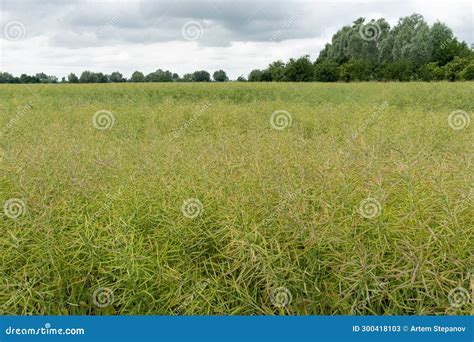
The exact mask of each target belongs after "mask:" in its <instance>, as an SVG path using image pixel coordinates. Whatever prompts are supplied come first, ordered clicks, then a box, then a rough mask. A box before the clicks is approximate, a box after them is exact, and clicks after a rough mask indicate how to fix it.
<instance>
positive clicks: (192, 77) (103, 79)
mask: <svg viewBox="0 0 474 342" xmlns="http://www.w3.org/2000/svg"><path fill="white" fill-rule="evenodd" d="M212 80H213V81H214V82H226V81H228V80H229V78H228V77H227V74H226V72H225V71H224V70H217V71H216V72H214V74H213V75H212ZM58 82H59V81H58V78H57V77H56V76H50V75H46V74H45V73H39V74H36V75H32V76H30V75H26V74H22V75H21V76H20V77H14V76H13V75H12V74H9V73H7V72H0V83H58ZM60 82H61V83H120V82H211V74H210V73H209V72H207V71H205V70H198V71H195V72H193V73H190V74H185V75H183V77H180V76H179V75H178V74H176V73H172V72H171V71H169V70H166V71H165V70H161V69H158V70H157V71H154V72H151V73H149V74H148V75H146V76H145V75H144V74H143V73H142V72H140V71H135V72H134V73H133V74H132V76H131V77H130V78H129V79H127V78H125V77H123V75H122V74H121V73H120V72H118V71H115V72H113V73H111V74H110V75H108V74H104V73H102V72H92V71H88V70H86V71H83V72H82V73H81V75H80V76H77V75H76V74H74V73H70V74H69V75H68V76H67V78H66V77H63V78H62V80H61V81H60Z"/></svg>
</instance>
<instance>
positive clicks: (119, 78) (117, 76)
mask: <svg viewBox="0 0 474 342" xmlns="http://www.w3.org/2000/svg"><path fill="white" fill-rule="evenodd" d="M125 81H126V80H125V78H123V75H122V74H121V73H120V72H118V71H115V72H113V73H111V74H110V82H117V83H118V82H125Z"/></svg>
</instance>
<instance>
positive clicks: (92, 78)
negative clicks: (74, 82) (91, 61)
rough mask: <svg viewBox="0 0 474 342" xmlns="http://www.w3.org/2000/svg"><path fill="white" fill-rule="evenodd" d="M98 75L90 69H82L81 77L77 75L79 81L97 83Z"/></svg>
mask: <svg viewBox="0 0 474 342" xmlns="http://www.w3.org/2000/svg"><path fill="white" fill-rule="evenodd" d="M97 81H98V77H97V75H96V74H95V73H93V72H92V71H88V70H86V71H83V72H82V74H81V77H79V82H80V83H97Z"/></svg>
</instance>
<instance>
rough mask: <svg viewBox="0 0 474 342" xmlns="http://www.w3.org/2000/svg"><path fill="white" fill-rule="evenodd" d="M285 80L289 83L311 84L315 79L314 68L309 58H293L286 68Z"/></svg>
mask: <svg viewBox="0 0 474 342" xmlns="http://www.w3.org/2000/svg"><path fill="white" fill-rule="evenodd" d="M284 75H285V80H286V81H289V82H309V81H312V80H313V78H314V67H313V64H312V63H311V61H310V60H309V56H308V55H306V56H303V57H300V58H298V59H296V60H295V59H293V58H291V59H290V60H289V61H288V63H286V66H285V74H284Z"/></svg>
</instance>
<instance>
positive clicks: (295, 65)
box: [248, 14, 474, 82]
mask: <svg viewBox="0 0 474 342" xmlns="http://www.w3.org/2000/svg"><path fill="white" fill-rule="evenodd" d="M248 80H249V81H254V82H258V81H260V82H261V81H276V82H279V81H286V82H310V81H319V82H336V81H345V82H350V81H372V80H375V81H441V80H448V81H458V80H474V52H473V51H472V49H471V48H469V47H468V45H467V44H466V43H465V42H459V41H458V40H457V38H455V37H454V35H453V32H452V30H451V29H450V28H449V27H448V26H446V25H445V24H443V23H440V22H436V23H434V24H433V25H432V26H431V27H430V26H429V25H428V24H427V23H426V22H425V20H424V19H423V17H422V16H421V15H419V14H413V15H411V16H409V17H404V18H400V19H399V21H398V23H397V25H395V26H394V27H393V28H391V27H390V25H389V23H388V22H387V21H386V20H385V19H378V20H371V21H370V22H367V23H366V22H365V19H364V18H359V19H357V20H356V21H354V22H353V24H352V26H344V27H343V28H342V29H340V30H339V31H338V32H337V33H336V34H335V35H334V36H333V37H332V40H331V43H328V44H326V46H325V48H324V49H323V50H322V51H321V52H320V54H319V57H318V58H317V59H316V61H314V62H311V60H310V59H309V56H303V57H300V58H298V59H290V60H289V61H288V62H287V63H284V62H283V61H275V62H273V63H271V64H270V65H269V66H268V68H267V69H264V70H259V69H256V70H253V71H252V72H251V73H250V74H249V77H248Z"/></svg>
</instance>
